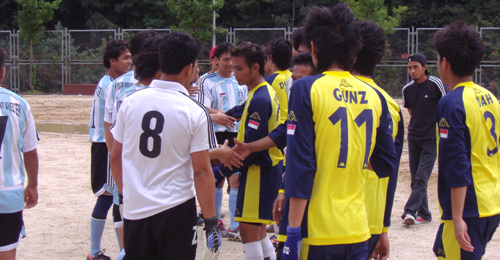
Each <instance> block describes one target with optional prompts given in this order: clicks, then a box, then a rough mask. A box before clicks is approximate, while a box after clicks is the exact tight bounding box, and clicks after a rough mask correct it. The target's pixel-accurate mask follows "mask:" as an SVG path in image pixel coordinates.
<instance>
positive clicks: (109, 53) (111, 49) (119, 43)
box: [102, 39, 129, 69]
mask: <svg viewBox="0 0 500 260" xmlns="http://www.w3.org/2000/svg"><path fill="white" fill-rule="evenodd" d="M128 49H129V46H128V44H127V42H125V41H124V40H115V39H112V40H109V41H108V43H107V44H106V48H105V49H104V53H103V55H102V61H103V63H104V67H106V68H107V69H109V68H110V67H111V63H110V62H109V60H110V59H115V60H117V59H118V58H119V57H120V55H121V54H122V53H123V52H124V51H126V50H128Z"/></svg>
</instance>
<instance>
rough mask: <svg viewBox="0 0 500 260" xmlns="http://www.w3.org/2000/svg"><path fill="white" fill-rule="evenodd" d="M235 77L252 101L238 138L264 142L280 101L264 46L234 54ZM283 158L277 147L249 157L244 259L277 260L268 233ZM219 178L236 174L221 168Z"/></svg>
mask: <svg viewBox="0 0 500 260" xmlns="http://www.w3.org/2000/svg"><path fill="white" fill-rule="evenodd" d="M231 57H232V62H233V66H234V76H235V77H236V80H238V84H240V85H246V86H247V87H248V90H249V93H248V100H247V102H246V104H245V108H244V110H243V115H242V117H241V123H240V130H239V132H238V137H237V139H238V140H239V141H240V142H252V141H255V140H258V139H261V138H263V137H265V136H267V135H268V134H269V132H270V131H272V130H273V129H275V128H276V127H277V126H278V125H279V104H278V103H279V101H278V97H277V95H276V93H275V92H274V90H273V88H272V87H271V86H270V85H269V84H268V83H267V82H266V81H265V80H264V63H265V54H264V51H263V50H262V47H261V46H259V45H257V44H253V43H250V42H243V43H241V44H240V45H239V46H238V47H236V48H234V49H233V50H232V51H231ZM282 159H283V155H282V154H281V151H280V150H279V149H277V148H271V149H269V150H265V151H262V152H258V153H253V154H251V155H249V156H248V157H247V158H245V161H244V166H243V167H241V168H239V169H235V170H233V171H232V172H234V171H237V170H239V171H240V172H241V176H240V188H239V190H238V197H237V202H236V214H235V216H236V217H235V220H236V221H238V222H240V234H241V238H242V240H243V248H244V252H245V254H244V259H264V258H265V259H275V257H276V254H275V252H274V248H273V245H272V243H271V241H270V240H269V238H268V237H267V234H266V224H273V221H272V206H273V202H274V199H275V198H276V195H277V194H278V189H279V186H280V183H281V174H282V173H283V168H282ZM219 167H220V172H215V173H214V174H215V176H216V177H217V178H218V179H220V178H224V176H230V175H231V174H232V172H231V171H229V170H228V169H227V168H225V167H222V166H219Z"/></svg>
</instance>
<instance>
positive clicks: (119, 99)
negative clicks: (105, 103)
mask: <svg viewBox="0 0 500 260" xmlns="http://www.w3.org/2000/svg"><path fill="white" fill-rule="evenodd" d="M148 87H149V86H144V85H140V86H138V85H136V84H134V85H132V86H130V87H129V88H127V89H124V90H122V91H120V94H118V96H117V97H116V100H115V105H114V106H113V113H111V121H112V124H114V123H115V122H116V116H117V115H118V110H119V109H120V106H121V105H122V103H123V100H124V99H125V98H126V97H128V96H130V95H132V94H133V93H135V92H136V91H138V90H141V89H145V88H148Z"/></svg>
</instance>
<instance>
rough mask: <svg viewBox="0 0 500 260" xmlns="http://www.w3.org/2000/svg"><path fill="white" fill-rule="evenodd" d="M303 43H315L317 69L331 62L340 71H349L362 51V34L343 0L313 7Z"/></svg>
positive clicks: (323, 69) (307, 21)
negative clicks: (327, 5) (329, 5)
mask: <svg viewBox="0 0 500 260" xmlns="http://www.w3.org/2000/svg"><path fill="white" fill-rule="evenodd" d="M305 35H306V43H307V46H308V47H309V49H311V41H313V42H314V44H315V45H316V49H317V53H315V55H316V57H317V62H318V64H317V67H318V70H319V71H320V72H323V71H325V70H326V69H328V68H329V67H330V66H331V65H332V64H333V63H334V62H335V63H336V64H337V65H338V66H339V67H340V68H341V69H343V70H347V71H350V70H351V68H352V66H353V65H354V62H355V61H356V57H357V56H358V52H359V51H360V50H361V47H362V43H361V35H360V33H359V31H358V29H357V27H356V21H355V19H354V15H353V13H352V12H351V10H350V9H349V7H348V6H347V4H345V3H338V4H336V5H335V6H333V7H332V8H329V7H318V6H313V7H311V8H310V9H309V12H308V14H307V17H306V22H305Z"/></svg>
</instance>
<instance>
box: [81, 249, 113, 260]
mask: <svg viewBox="0 0 500 260" xmlns="http://www.w3.org/2000/svg"><path fill="white" fill-rule="evenodd" d="M104 252H106V249H103V250H102V251H99V252H97V253H95V254H94V256H93V257H92V256H90V253H89V254H88V255H87V260H111V257H109V256H107V255H105V254H104Z"/></svg>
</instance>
